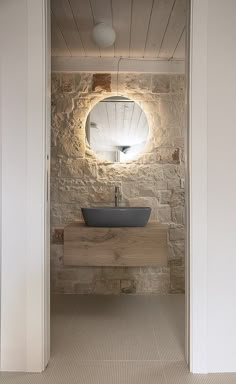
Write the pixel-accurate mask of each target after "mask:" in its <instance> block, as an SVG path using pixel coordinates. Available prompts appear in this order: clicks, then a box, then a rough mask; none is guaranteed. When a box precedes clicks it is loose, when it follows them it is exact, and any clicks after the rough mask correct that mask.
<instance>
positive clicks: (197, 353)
mask: <svg viewBox="0 0 236 384" xmlns="http://www.w3.org/2000/svg"><path fill="white" fill-rule="evenodd" d="M207 10H208V0H190V18H189V22H190V28H189V58H188V59H189V62H188V137H187V141H188V143H187V147H186V149H187V152H186V154H187V158H186V164H187V180H188V191H187V192H188V193H187V194H188V202H187V208H188V213H187V244H186V245H187V248H186V250H187V257H186V262H187V269H186V271H187V272H186V284H187V285H186V296H187V309H188V313H187V316H186V321H187V330H188V342H187V343H188V346H189V352H188V362H189V368H190V371H191V372H193V373H207V299H206V298H207V17H208V13H207Z"/></svg>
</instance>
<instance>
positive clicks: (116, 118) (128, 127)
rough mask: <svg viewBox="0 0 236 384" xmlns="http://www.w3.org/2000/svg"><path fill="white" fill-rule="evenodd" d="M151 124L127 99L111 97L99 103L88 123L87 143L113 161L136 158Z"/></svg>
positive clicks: (92, 111)
mask: <svg viewBox="0 0 236 384" xmlns="http://www.w3.org/2000/svg"><path fill="white" fill-rule="evenodd" d="M148 131H149V127H148V121H147V118H146V115H145V113H144V111H143V110H142V108H141V107H140V106H139V105H138V104H137V103H136V102H135V101H133V100H130V99H127V98H125V97H120V96H114V97H108V98H106V99H104V100H102V101H100V102H99V103H97V104H96V105H95V106H94V107H93V109H92V110H91V111H90V113H89V115H88V117H87V121H86V137H87V142H88V144H89V146H90V147H91V149H92V150H93V151H94V152H95V153H96V155H97V156H98V157H99V158H100V159H102V160H107V161H111V162H122V163H123V162H126V161H130V160H132V159H134V158H135V157H137V156H138V155H139V154H140V153H141V152H142V151H143V149H144V147H145V145H146V142H147V137H148Z"/></svg>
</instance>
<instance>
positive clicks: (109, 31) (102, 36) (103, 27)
mask: <svg viewBox="0 0 236 384" xmlns="http://www.w3.org/2000/svg"><path fill="white" fill-rule="evenodd" d="M92 39H93V42H94V43H95V44H96V45H97V46H98V47H99V48H108V47H111V46H112V45H113V44H114V42H115V40H116V33H115V31H114V29H113V28H112V27H111V26H110V25H107V24H105V23H99V24H96V25H95V27H94V28H93V31H92Z"/></svg>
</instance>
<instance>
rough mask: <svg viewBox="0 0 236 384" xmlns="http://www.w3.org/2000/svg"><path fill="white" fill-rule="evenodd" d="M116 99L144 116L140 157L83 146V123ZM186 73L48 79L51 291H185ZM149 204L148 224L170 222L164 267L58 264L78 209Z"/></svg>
mask: <svg viewBox="0 0 236 384" xmlns="http://www.w3.org/2000/svg"><path fill="white" fill-rule="evenodd" d="M112 95H121V96H125V97H128V98H130V99H133V100H135V101H136V102H137V103H138V104H140V106H141V107H142V108H143V110H144V111H145V113H146V115H147V118H148V122H149V128H150V140H149V144H148V145H147V147H146V148H145V149H146V150H145V152H144V153H143V154H142V155H141V156H140V157H138V158H137V159H136V160H134V161H132V162H130V163H124V164H113V163H109V162H105V161H101V160H99V159H98V158H96V156H95V154H94V153H93V151H91V149H90V148H89V147H88V146H87V145H86V138H85V122H86V118H87V115H88V113H89V111H90V110H91V108H92V107H93V106H94V105H95V104H96V103H97V102H98V101H100V100H102V99H104V98H105V97H108V96H112ZM183 178H184V75H157V74H131V73H126V74H119V77H118V81H117V75H116V74H114V75H113V74H91V73H70V74H68V73H53V74H52V131H51V287H52V292H54V293H78V294H92V293H95V294H119V293H161V294H165V293H169V292H171V293H176V292H183V291H184V190H183V189H182V188H181V185H182V183H181V179H183ZM115 185H120V187H121V189H122V196H123V205H127V206H150V207H151V208H152V217H151V220H157V221H159V222H161V223H167V224H169V226H170V227H169V261H168V267H167V268H154V267H152V268H150V267H148V268H145V267H142V268H137V267H135V268H129V267H121V268H120V267H114V268H112V267H90V268H86V267H79V268H75V267H74V268H66V267H64V266H63V228H64V226H65V225H66V224H68V223H69V222H73V221H75V220H80V219H82V217H81V212H80V208H81V207H86V206H101V205H107V206H109V205H113V204H114V202H113V199H114V186H115Z"/></svg>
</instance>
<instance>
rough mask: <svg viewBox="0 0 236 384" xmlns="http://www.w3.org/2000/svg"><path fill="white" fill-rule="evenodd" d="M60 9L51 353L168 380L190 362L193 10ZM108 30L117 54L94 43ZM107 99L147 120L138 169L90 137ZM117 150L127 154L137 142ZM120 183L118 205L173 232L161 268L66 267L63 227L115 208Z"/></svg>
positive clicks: (160, 6) (151, 6)
mask: <svg viewBox="0 0 236 384" xmlns="http://www.w3.org/2000/svg"><path fill="white" fill-rule="evenodd" d="M51 10H52V22H51V24H52V56H53V57H52V130H51V182H50V184H51V292H52V294H53V295H52V312H51V320H52V332H51V333H52V340H51V343H52V344H51V347H52V348H51V350H52V356H54V357H55V359H57V357H58V356H61V357H64V358H65V359H67V358H68V359H72V360H73V359H74V360H73V361H74V362H75V364H79V363H80V364H82V363H83V362H84V360H86V365H87V366H88V364H89V363H91V370H92V371H93V370H95V371H96V367H97V366H98V365H99V364H102V365H103V366H104V368H102V369H105V370H106V369H107V368H106V363H105V362H109V363H108V365H109V364H111V366H112V365H113V364H118V365H120V366H122V367H126V368H125V369H127V375H129V374H130V372H132V370H133V369H134V368H135V364H136V363H138V364H139V366H140V364H141V366H142V365H144V366H146V364H147V362H148V365H149V366H150V367H151V366H154V367H155V364H156V367H158V366H161V368H160V372H159V374H160V375H162V374H164V373H163V372H164V368H163V364H164V365H165V363H164V362H165V361H167V362H168V363H170V362H172V361H176V360H179V361H184V360H185V346H184V343H185V342H184V333H185V325H184V324H185V314H184V300H185V299H184V292H185V263H184V261H185V240H184V234H185V218H184V216H185V213H184V212H185V198H186V196H185V160H186V157H185V152H186V148H185V142H186V141H185V134H186V126H185V109H184V108H185V107H184V105H185V104H184V103H185V81H186V74H185V68H184V60H185V33H186V1H183V0H176V1H174V0H170V1H166V0H165V1H152V0H150V1H145V2H144V1H137V0H134V1H127V0H126V1H120V0H119V1H118V0H114V1H102V2H101V1H98V0H93V1H78V0H77V1H72V0H70V1H60V2H58V1H52V2H51ZM99 22H103V23H105V24H107V25H112V26H113V28H114V30H115V32H116V40H115V43H114V45H112V46H110V47H108V48H103V47H98V46H97V45H96V44H94V42H93V41H92V39H91V32H92V30H93V27H94V25H95V24H97V23H99ZM108 97H125V98H127V99H129V100H131V102H136V103H137V104H138V105H139V106H141V108H142V110H143V111H144V112H145V115H146V116H147V120H148V126H149V137H148V140H147V145H146V146H145V148H144V150H143V152H142V153H140V156H138V157H137V158H136V159H134V160H133V161H132V162H125V163H124V162H120V163H118V162H117V161H116V162H115V163H114V159H117V154H116V155H115V157H114V153H113V154H112V155H111V153H110V152H111V151H109V156H113V157H112V158H111V157H110V158H109V160H110V161H107V160H108V159H106V161H104V160H102V159H101V157H99V154H100V155H101V147H100V148H98V152H99V154H96V155H95V154H94V151H93V150H92V149H91V145H90V142H89V139H88V135H87V136H86V121H87V119H88V115H89V112H90V111H91V109H92V108H93V107H94V106H96V105H97V104H98V103H99V102H101V101H102V100H104V99H106V98H108ZM113 107H114V108H113V110H116V109H118V106H117V105H115V106H114V104H113ZM126 111H127V108H126ZM109 117H110V118H111V114H110V115H109ZM93 118H94V116H93ZM139 118H140V116H139V117H138V119H139ZM126 120H127V119H126ZM92 123H96V122H95V121H93V122H92ZM98 126H99V122H98V123H97V125H96V126H95V125H94V126H92V125H90V128H93V130H91V132H93V133H94V132H97V128H98ZM123 127H124V124H123ZM132 130H133V129H130V130H129V131H132ZM114 135H116V132H113V135H112V137H114ZM94 137H95V136H94ZM98 138H99V137H98V136H96V140H95V143H96V144H97V143H98ZM118 144H119V145H118ZM118 144H117V143H115V146H116V147H121V148H122V151H120V149H119V151H118V154H120V153H121V154H122V156H125V153H124V152H123V148H125V149H127V147H130V143H129V144H127V143H123V142H122V143H118ZM107 145H108V144H107ZM109 146H110V147H111V143H109ZM110 147H109V148H110ZM113 147H114V143H113ZM106 150H107V147H106ZM103 152H104V148H103ZM106 152H107V151H106ZM113 152H114V151H113ZM116 152H117V151H116ZM103 155H104V153H103ZM117 186H118V187H119V188H120V191H121V194H122V199H121V202H120V205H121V206H126V207H127V206H128V207H137V206H138V207H147V206H148V207H151V209H152V211H151V221H152V222H155V223H159V224H161V225H163V228H164V227H165V228H166V238H167V245H166V246H167V248H166V249H167V254H166V255H167V256H166V259H165V260H164V261H162V263H163V264H156V265H155V262H153V261H152V264H151V263H150V261H147V260H148V255H149V251H148V249H149V247H147V248H146V249H145V247H144V249H143V259H142V260H141V261H140V260H139V262H137V263H136V264H133V265H132V266H130V265H127V264H125V263H124V264H123V265H122V264H120V265H115V264H114V263H113V265H114V266H112V265H111V263H107V264H104V262H103V261H100V262H99V260H98V259H99V258H97V260H96V262H94V261H93V263H94V264H91V263H90V262H89V261H86V262H85V261H84V265H83V264H81V261H80V264H77V265H75V262H74V265H72V264H68V263H67V262H65V253H64V252H65V244H64V242H65V227H66V226H67V225H68V224H69V223H73V222H75V221H78V220H81V221H82V220H83V218H82V214H81V208H83V207H100V206H106V207H111V206H113V204H114V200H115V196H114V190H115V187H117ZM145 228H146V227H145ZM96 237H97V234H96ZM90 242H91V239H90ZM148 244H149V243H148ZM131 361H132V363H130V364H129V362H131ZM122 364H123V365H122ZM167 365H168V364H167ZM150 367H148V369H149V368H150ZM122 369H123V368H122ZM95 371H94V372H95ZM103 374H104V372H103Z"/></svg>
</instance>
